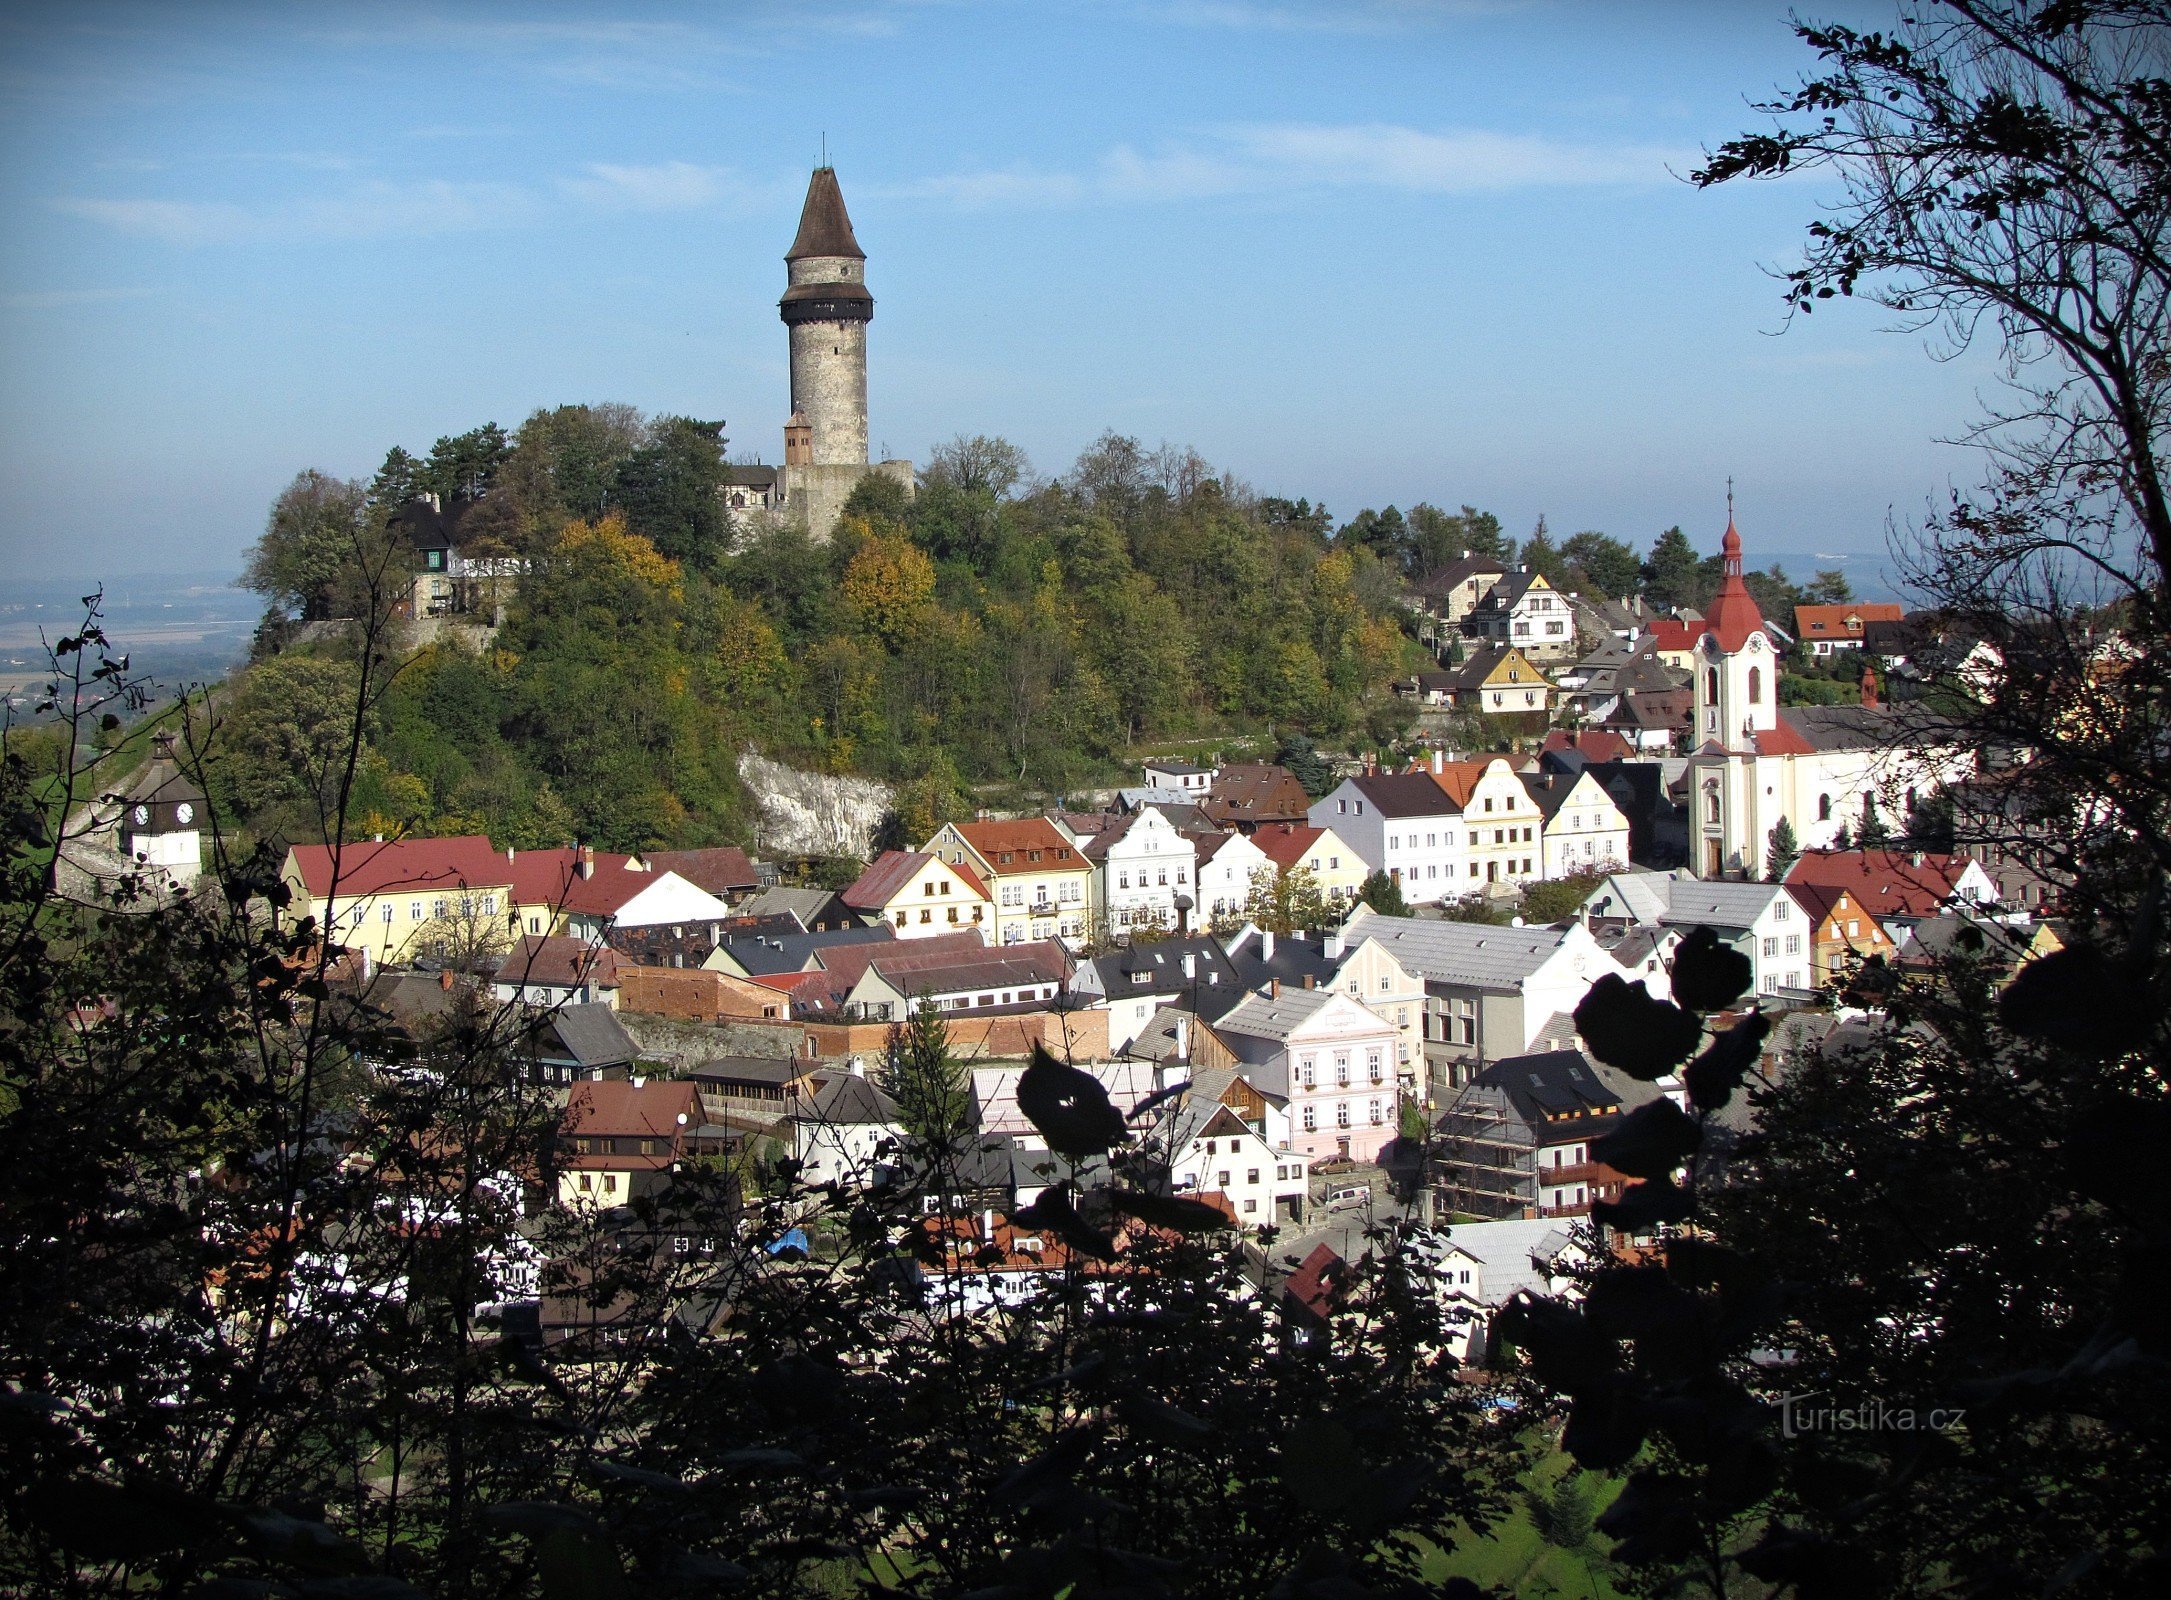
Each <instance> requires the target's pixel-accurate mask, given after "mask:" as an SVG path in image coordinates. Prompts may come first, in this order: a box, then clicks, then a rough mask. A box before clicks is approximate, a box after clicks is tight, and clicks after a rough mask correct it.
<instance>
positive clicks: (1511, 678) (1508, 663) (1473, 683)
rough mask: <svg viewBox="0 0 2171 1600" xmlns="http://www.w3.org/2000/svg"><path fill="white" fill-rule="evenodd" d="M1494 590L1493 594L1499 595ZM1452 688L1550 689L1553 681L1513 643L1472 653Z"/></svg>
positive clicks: (1453, 678) (1458, 670)
mask: <svg viewBox="0 0 2171 1600" xmlns="http://www.w3.org/2000/svg"><path fill="white" fill-rule="evenodd" d="M1498 592H1499V591H1498V590H1495V591H1494V593H1496V594H1497V593H1498ZM1450 677H1451V681H1452V686H1453V687H1454V688H1456V689H1459V690H1463V691H1470V690H1475V689H1483V688H1487V687H1497V686H1498V685H1500V684H1504V683H1505V684H1513V685H1515V686H1516V687H1518V688H1521V687H1529V688H1532V689H1550V688H1551V687H1552V682H1551V680H1550V679H1548V678H1547V677H1546V675H1545V674H1544V673H1542V672H1540V671H1539V670H1538V669H1537V667H1536V666H1534V665H1533V664H1532V663H1531V660H1530V657H1528V656H1526V655H1524V654H1523V652H1522V651H1521V650H1519V649H1517V648H1516V647H1515V646H1514V645H1512V644H1489V645H1487V646H1485V648H1484V649H1482V650H1473V651H1471V652H1470V658H1469V659H1468V660H1467V661H1465V662H1463V664H1462V665H1461V666H1459V667H1457V668H1455V670H1454V671H1453V673H1452V674H1451V675H1450Z"/></svg>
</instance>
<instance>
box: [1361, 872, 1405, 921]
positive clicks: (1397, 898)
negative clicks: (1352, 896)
mask: <svg viewBox="0 0 2171 1600" xmlns="http://www.w3.org/2000/svg"><path fill="white" fill-rule="evenodd" d="M1357 898H1358V900H1359V901H1361V902H1362V903H1363V904H1365V905H1368V906H1370V907H1371V908H1372V909H1373V910H1374V911H1377V912H1378V913H1379V914H1380V915H1381V916H1383V917H1406V916H1408V915H1409V914H1410V903H1409V901H1407V900H1405V899H1404V898H1403V897H1402V882H1401V880H1400V879H1399V878H1396V877H1393V876H1391V875H1390V874H1389V873H1388V871H1387V869H1386V868H1385V867H1378V868H1375V869H1374V870H1373V871H1372V873H1371V874H1370V875H1369V876H1367V877H1366V878H1365V880H1364V882H1363V883H1362V884H1360V885H1358V888H1357Z"/></svg>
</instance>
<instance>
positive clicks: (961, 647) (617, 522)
mask: <svg viewBox="0 0 2171 1600" xmlns="http://www.w3.org/2000/svg"><path fill="white" fill-rule="evenodd" d="M724 449H725V446H724V441H723V439H722V437H721V426H720V425H719V424H713V423H702V422H697V421H693V420H690V419H686V418H675V417H665V418H657V419H654V420H648V419H643V418H642V417H640V416H639V415H638V414H637V413H634V412H632V411H631V410H630V409H628V408H624V407H612V406H592V407H591V406H574V407H562V408H560V409H558V410H556V411H550V412H538V413H536V415H534V416H533V417H531V418H529V419H528V421H527V422H526V423H525V424H524V425H523V426H522V427H521V428H520V429H519V430H518V431H517V432H516V433H514V434H511V435H509V436H508V435H507V434H505V433H503V432H502V431H501V430H499V429H497V428H496V427H487V428H482V429H478V430H476V431H474V432H473V433H470V434H466V435H462V436H460V437H457V438H450V439H444V440H440V441H439V443H438V446H437V448H436V449H435V450H433V451H432V452H431V453H430V455H429V456H428V457H427V458H426V459H417V458H415V457H413V456H410V455H409V454H408V453H407V452H405V451H403V450H395V451H393V452H392V454H391V456H390V457H389V458H388V459H387V461H386V463H385V466H384V469H383V470H382V471H381V472H380V473H379V474H378V476H377V479H376V481H375V482H374V483H372V484H369V485H363V484H359V483H345V482H341V481H338V480H335V479H331V478H327V477H325V476H323V475H322V474H318V473H304V474H302V475H301V476H300V477H299V478H297V479H296V480H295V482H294V484H293V485H291V486H290V487H289V488H288V489H287V490H286V491H285V492H284V493H283V494H282V495H281V496H280V499H279V501H278V502H277V504H276V505H275V506H274V508H273V511H272V514H271V518H270V521H269V524H268V527H267V529H266V532H265V535H264V537H263V539H262V540H261V541H260V543H259V545H258V547H257V549H256V551H255V553H254V555H253V557H252V560H251V564H250V568H249V573H248V578H247V581H248V582H249V584H250V586H251V587H254V588H256V589H258V590H259V591H260V592H262V593H263V594H264V595H265V596H266V597H267V599H268V600H269V601H270V610H269V611H268V612H267V615H266V619H265V623H264V626H263V628H262V629H261V630H260V632H259V637H258V643H257V650H256V660H255V662H254V664H253V665H252V667H251V668H250V669H249V670H248V671H247V672H246V673H245V674H244V675H243V676H242V677H241V678H240V679H239V680H238V681H237V683H236V684H235V685H234V688H233V693H232V694H231V695H230V696H229V697H227V699H226V701H225V703H224V705H223V707H222V714H223V722H222V726H221V728H220V731H219V735H218V745H219V754H220V759H219V761H218V762H217V763H216V767H215V775H214V781H213V790H214V798H215V800H217V801H218V802H219V803H220V805H221V807H222V809H223V810H224V811H225V812H226V814H227V816H228V818H229V820H230V821H231V822H236V823H240V824H243V825H245V826H246V827H248V828H249V830H250V831H251V832H253V833H255V834H256V835H258V836H269V835H273V834H285V835H286V836H288V837H305V836H308V835H309V834H310V833H311V832H312V831H314V830H316V829H320V828H321V826H322V823H321V821H320V820H319V818H320V814H321V811H322V808H323V802H324V800H325V799H326V798H327V796H326V794H325V793H324V789H325V785H326V783H327V782H329V781H330V779H329V778H328V777H327V776H326V774H327V773H329V772H333V771H335V770H336V769H334V768H332V767H331V766H329V765H328V758H329V757H330V756H331V755H332V754H333V753H334V752H336V751H338V750H340V749H342V748H343V747H344V742H345V739H346V736H347V730H348V729H349V727H350V725H351V719H352V711H353V704H354V685H355V681H356V672H357V669H356V666H355V664H354V661H353V660H352V657H351V651H350V650H348V649H347V648H344V647H343V646H342V645H341V644H340V643H339V642H337V640H335V639H328V638H324V637H322V635H323V634H324V632H325V630H310V632H309V634H308V637H309V638H310V639H312V640H313V641H314V642H310V643H301V642H299V640H300V639H301V637H302V636H303V635H302V633H301V630H300V629H299V628H298V626H297V625H298V624H299V623H301V622H303V621H305V620H310V619H320V618H331V617H338V616H346V615H351V614H353V612H354V610H355V608H356V606H357V604H358V601H357V598H356V591H357V588H358V585H357V581H356V576H355V567H356V562H357V557H358V556H359V557H360V558H361V559H362V560H363V561H364V562H365V563H366V562H367V561H368V560H370V559H372V552H382V551H386V550H388V549H389V551H390V560H391V562H392V564H393V566H394V567H395V568H400V567H401V564H402V563H403V562H406V553H405V552H404V551H403V550H401V549H400V548H399V541H400V539H401V537H402V536H401V534H400V532H399V529H398V525H397V520H396V518H395V515H394V514H395V513H397V512H398V511H399V508H400V507H402V506H403V505H407V504H409V503H411V502H412V501H413V499H414V497H416V496H417V495H419V494H424V493H434V494H435V495H437V496H438V497H439V503H440V504H441V505H442V506H443V507H444V508H445V511H446V513H447V514H448V515H449V516H452V517H454V518H456V519H457V527H458V537H459V540H460V543H461V547H462V550H463V553H464V554H469V555H472V554H475V553H477V552H484V553H488V552H492V551H496V552H500V553H502V554H504V555H506V556H508V557H517V558H521V559H522V561H523V562H524V565H525V571H524V573H523V575H522V576H520V577H519V578H518V580H517V584H516V586H515V588H514V592H513V594H512V596H511V598H510V600H509V602H508V604H507V607H506V615H505V620H504V625H503V627H502V628H501V629H500V630H499V632H498V633H497V636H496V638H495V640H494V641H493V644H492V647H491V648H490V649H489V650H488V651H487V652H486V653H483V654H480V655H477V654H474V653H471V652H469V651H465V650H462V649H460V648H458V647H456V646H436V647H431V648H426V649H423V650H422V651H420V652H419V654H417V655H416V656H415V658H414V659H413V661H412V662H411V663H410V664H408V665H407V666H406V667H405V668H404V669H403V670H402V671H401V672H400V673H399V674H398V675H397V676H396V677H395V678H394V680H393V681H392V683H391V684H390V686H389V688H388V689H387V690H386V691H385V692H384V693H383V695H382V696H381V697H379V698H377V699H376V700H375V702H374V703H373V704H372V705H371V706H370V707H369V709H368V712H367V715H366V719H365V722H366V726H365V733H366V738H367V745H368V749H367V754H366V756H365V759H364V761H363V763H362V768H361V772H360V776H359V782H358V786H357V790H356V804H355V805H354V806H353V808H352V810H351V812H350V817H351V820H350V829H351V830H352V831H356V832H365V833H366V832H378V831H384V832H390V831H392V830H393V829H395V828H404V829H408V830H415V831H455V830H460V831H470V830H471V831H480V832H487V833H488V834H490V835H491V836H492V837H493V838H494V839H497V840H498V841H499V842H501V843H510V844H516V845H539V844H546V843H561V842H564V841H565V840H567V839H569V838H574V837H578V838H582V839H586V840H591V841H593V842H595V843H597V844H600V845H605V846H609V847H612V848H619V849H630V848H635V847H639V846H642V845H657V844H667V845H689V844H700V843H709V842H717V841H731V840H744V839H745V838H746V837H747V836H748V824H749V822H750V820H751V819H750V816H749V812H748V805H747V800H746V797H745V795H744V794H743V793H742V792H741V790H740V787H739V783H738V779H737V776H736V760H737V756H738V753H739V751H740V750H741V749H743V748H744V747H746V746H749V745H751V746H754V747H756V748H758V749H760V750H761V751H763V752H764V753H767V754H771V755H775V756H778V757H780V758H783V759H785V760H789V761H793V762H798V763H803V764H807V765H811V766H815V767H819V768H822V769H825V770H829V771H835V772H856V773H864V774H868V775H871V776H876V777H881V778H885V779H889V780H892V781H893V782H897V783H899V784H901V785H902V786H903V788H902V794H901V799H900V810H901V812H902V813H903V829H902V831H904V832H906V833H916V832H919V831H920V830H921V829H922V828H931V827H932V826H933V824H934V821H935V820H936V819H938V818H939V817H941V816H944V815H948V814H953V813H955V812H956V811H957V810H958V809H959V808H961V807H962V806H964V805H965V804H966V803H967V801H966V790H967V787H968V786H976V785H987V784H997V783H999V784H1005V785H1015V786H1017V788H1018V789H1019V791H1020V792H1021V793H1032V792H1046V793H1060V792H1062V791H1064V790H1065V789H1067V788H1069V787H1071V786H1073V785H1076V784H1078V783H1080V782H1082V781H1090V780H1094V779H1102V780H1106V779H1110V778H1113V777H1115V776H1116V775H1118V774H1119V773H1120V772H1123V771H1125V770H1128V769H1130V768H1131V765H1132V761H1133V756H1134V754H1135V752H1134V750H1133V746H1134V745H1135V744H1136V742H1138V741H1140V740H1166V739H1171V738H1179V737H1220V736H1223V735H1230V734H1242V733H1247V732H1255V733H1261V734H1264V733H1266V732H1268V731H1269V729H1271V732H1272V733H1273V734H1274V735H1275V736H1286V735H1289V734H1292V733H1306V734H1310V735H1312V736H1314V737H1316V738H1318V739H1320V740H1322V741H1331V742H1336V743H1343V744H1350V743H1358V742H1380V741H1383V740H1385V739H1388V738H1390V737H1392V736H1393V735H1394V734H1395V733H1396V732H1397V731H1398V730H1399V729H1400V728H1401V727H1402V726H1403V725H1404V723H1405V721H1406V718H1407V715H1408V713H1407V711H1406V710H1405V709H1404V708H1403V704H1402V703H1401V702H1398V701H1397V700H1396V698H1395V696H1394V695H1393V693H1392V690H1391V681H1392V679H1393V678H1394V677H1395V676H1396V675H1398V674H1403V673H1407V672H1408V671H1409V670H1410V668H1411V667H1412V666H1413V665H1414V664H1415V656H1414V654H1413V652H1414V650H1415V647H1414V646H1413V645H1412V644H1411V643H1410V642H1409V640H1408V639H1407V637H1406V636H1405V634H1404V632H1403V630H1402V628H1401V627H1400V624H1399V622H1398V620H1397V614H1396V608H1395V599H1394V596H1395V587H1396V578H1397V577H1398V576H1399V574H1398V573H1397V572H1396V571H1395V570H1394V568H1393V567H1392V566H1391V565H1390V563H1389V561H1386V560H1383V559H1382V558H1381V556H1380V555H1379V554H1378V553H1376V552H1375V551H1374V550H1373V549H1372V548H1370V547H1369V546H1367V545H1365V544H1363V543H1359V542H1349V541H1343V542H1336V541H1334V540H1332V539H1331V538H1330V525H1329V522H1328V519H1327V517H1326V515H1325V513H1324V511H1323V510H1314V508H1312V507H1311V506H1309V505H1307V504H1305V503H1304V502H1301V501H1300V502H1295V503H1291V502H1287V501H1278V500H1273V499H1262V498H1259V497H1256V496H1253V495H1252V494H1250V493H1249V492H1248V491H1246V490H1244V489H1243V488H1242V487H1241V486H1240V485H1238V484H1236V483H1234V482H1233V481H1231V480H1229V479H1227V478H1225V477H1222V476H1220V475H1217V474H1216V473H1214V472H1213V471H1212V469H1210V468H1209V467H1208V466H1207V465H1206V464H1205V463H1204V462H1202V461H1200V460H1199V459H1198V458H1197V457H1196V456H1195V455H1193V454H1190V453H1188V452H1175V451H1170V450H1166V449H1164V450H1161V451H1158V452H1149V451H1146V450H1144V449H1142V448H1141V447H1140V446H1139V444H1138V443H1137V441H1135V440H1132V439H1127V438H1123V437H1120V436H1117V435H1113V434H1111V435H1107V436H1104V437H1103V438H1102V439H1100V440H1099V441H1097V442H1096V443H1095V445H1094V446H1093V447H1092V448H1091V449H1089V450H1088V451H1087V452H1086V453H1085V454H1084V455H1083V456H1081V457H1080V458H1079V460H1078V462H1077V463H1076V464H1075V466H1074V467H1073V468H1072V469H1071V471H1069V472H1068V473H1066V474H1064V475H1063V476H1062V477H1061V478H1059V479H1057V480H1055V481H1053V482H1045V483H1044V482H1039V481H1036V480H1035V479H1033V478H1032V476H1031V474H1030V469H1029V467H1028V465H1027V463H1026V461H1025V459H1024V457H1023V455H1022V453H1020V452H1019V451H1018V450H1017V449H1016V448H1015V447H1013V446H1010V445H1009V444H1007V443H1005V442H1004V441H1001V440H991V439H985V438H973V439H959V440H957V441H955V442H953V443H952V444H951V445H948V446H945V447H943V448H942V449H940V450H938V451H937V452H935V455H934V459H932V460H931V461H930V462H929V463H928V464H927V467H926V471H925V474H924V477H923V481H922V487H921V490H920V493H919V495H918V497H917V499H915V500H913V501H911V502H909V503H908V502H907V501H906V500H905V498H904V495H903V493H902V491H901V490H899V489H898V488H897V487H896V486H895V485H893V484H891V483H889V482H888V481H887V480H883V479H878V478H877V479H870V480H868V482H867V483H866V484H865V485H863V486H862V488H861V490H860V492H859V494H858V495H856V496H855V498H854V500H853V502H852V504H851V505H850V507H849V508H848V513H847V516H846V518H845V520H844V522H843V524H842V526H841V527H840V529H839V531H838V533H837V536H836V537H835V538H834V539H833V540H832V541H831V542H830V543H829V544H827V545H826V546H822V545H815V544H812V543H810V542H809V541H808V540H807V539H806V538H805V537H804V536H803V535H801V534H798V533H796V532H792V531H789V530H785V529H774V530H771V531H766V532H762V533H759V534H756V535H753V536H751V537H749V538H746V539H744V540H742V541H738V542H734V540H733V538H732V536H731V531H730V529H729V527H728V525H727V523H726V521H725V517H724V513H723V506H722V503H721V500H720V498H719V496H718V493H717V489H718V486H719V485H720V484H721V483H722V481H723V479H724V475H725V472H726V464H725V455H724ZM388 522H391V523H392V524H393V526H392V527H391V528H389V529H388V527H387V524H388ZM407 564H408V565H411V563H407ZM403 581H404V580H403Z"/></svg>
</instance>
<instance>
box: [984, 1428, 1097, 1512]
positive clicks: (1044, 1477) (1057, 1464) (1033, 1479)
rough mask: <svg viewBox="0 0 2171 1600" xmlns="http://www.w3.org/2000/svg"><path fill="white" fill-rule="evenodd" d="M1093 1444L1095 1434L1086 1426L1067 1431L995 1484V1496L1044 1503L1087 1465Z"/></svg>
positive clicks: (1022, 1503) (1035, 1503)
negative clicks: (1088, 1454) (1089, 1431)
mask: <svg viewBox="0 0 2171 1600" xmlns="http://www.w3.org/2000/svg"><path fill="white" fill-rule="evenodd" d="M1092 1448H1093V1435H1092V1434H1090V1433H1088V1432H1087V1431H1085V1430H1084V1429H1083V1428H1079V1429H1074V1430H1072V1431H1071V1432H1069V1433H1066V1434H1064V1435H1063V1436H1062V1437H1061V1438H1059V1439H1057V1440H1056V1441H1055V1443H1053V1444H1051V1445H1050V1446H1048V1448H1047V1449H1045V1450H1043V1451H1042V1452H1041V1453H1040V1454H1039V1455H1037V1456H1035V1457H1033V1459H1032V1460H1030V1461H1028V1462H1026V1463H1025V1464H1024V1465H1023V1466H1021V1467H1019V1468H1018V1469H1017V1470H1016V1471H1014V1472H1012V1473H1011V1474H1010V1475H1009V1476H1008V1477H1006V1478H1004V1479H1003V1480H1002V1481H1001V1482H1000V1483H998V1484H996V1486H995V1498H996V1499H998V1500H1014V1501H1017V1502H1018V1503H1019V1504H1020V1505H1038V1504H1041V1503H1042V1502H1043V1501H1044V1500H1045V1498H1046V1497H1047V1496H1049V1495H1050V1494H1051V1493H1053V1492H1054V1490H1055V1489H1056V1488H1057V1487H1058V1486H1060V1485H1067V1484H1068V1483H1069V1482H1070V1479H1071V1474H1072V1473H1074V1472H1076V1471H1077V1470H1078V1469H1079V1468H1080V1467H1081V1466H1083V1465H1085V1458H1086V1455H1087V1453H1088V1452H1089V1451H1090V1450H1091V1449H1092Z"/></svg>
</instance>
